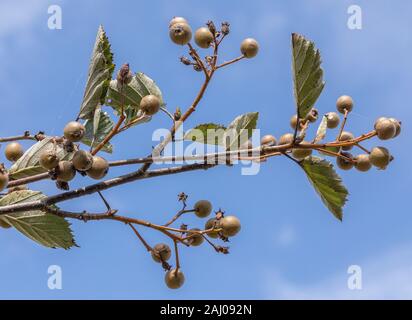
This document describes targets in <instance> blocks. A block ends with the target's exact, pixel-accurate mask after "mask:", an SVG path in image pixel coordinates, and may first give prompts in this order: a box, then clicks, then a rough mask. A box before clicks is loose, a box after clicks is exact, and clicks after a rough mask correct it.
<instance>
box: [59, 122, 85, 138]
mask: <svg viewBox="0 0 412 320" xmlns="http://www.w3.org/2000/svg"><path fill="white" fill-rule="evenodd" d="M85 131H86V129H85V127H84V125H82V124H81V123H80V122H77V121H71V122H69V123H68V124H67V125H66V126H65V127H64V130H63V134H64V136H65V137H66V139H67V140H69V141H70V142H78V141H80V140H82V138H83V136H84V133H85Z"/></svg>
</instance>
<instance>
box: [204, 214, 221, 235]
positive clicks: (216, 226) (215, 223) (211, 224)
mask: <svg viewBox="0 0 412 320" xmlns="http://www.w3.org/2000/svg"><path fill="white" fill-rule="evenodd" d="M219 224H220V220H217V219H216V218H211V219H209V220H207V222H206V224H205V230H209V229H212V228H213V229H219V228H220V227H219ZM207 235H208V236H209V237H210V238H214V239H216V238H218V237H219V232H215V231H212V232H208V233H207Z"/></svg>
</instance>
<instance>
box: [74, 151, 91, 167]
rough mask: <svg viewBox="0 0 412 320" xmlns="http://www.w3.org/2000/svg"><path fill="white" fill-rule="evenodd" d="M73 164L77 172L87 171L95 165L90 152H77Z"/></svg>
mask: <svg viewBox="0 0 412 320" xmlns="http://www.w3.org/2000/svg"><path fill="white" fill-rule="evenodd" d="M72 162H73V166H74V167H75V169H76V170H79V171H87V170H89V169H90V168H91V167H92V165H93V156H92V155H91V153H90V152H87V151H85V150H78V151H76V152H75V154H74V156H73V159H72Z"/></svg>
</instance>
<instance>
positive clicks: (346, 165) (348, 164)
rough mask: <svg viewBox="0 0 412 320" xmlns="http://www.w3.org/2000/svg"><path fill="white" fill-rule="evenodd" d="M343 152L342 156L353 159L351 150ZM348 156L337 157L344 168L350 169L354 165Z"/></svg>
mask: <svg viewBox="0 0 412 320" xmlns="http://www.w3.org/2000/svg"><path fill="white" fill-rule="evenodd" d="M341 154H342V156H344V157H346V158H349V159H353V156H352V155H351V154H350V153H349V152H342V153H341ZM346 158H342V157H337V158H336V164H337V165H338V167H339V168H341V169H342V170H350V169H352V168H353V166H354V164H353V161H349V160H347V159H346Z"/></svg>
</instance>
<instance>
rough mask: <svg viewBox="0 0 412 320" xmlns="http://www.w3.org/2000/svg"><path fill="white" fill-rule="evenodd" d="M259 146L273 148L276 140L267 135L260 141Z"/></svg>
mask: <svg viewBox="0 0 412 320" xmlns="http://www.w3.org/2000/svg"><path fill="white" fill-rule="evenodd" d="M260 144H261V145H262V146H269V147H273V146H276V138H275V137H274V136H272V135H271V134H267V135H265V136H263V137H262V139H260Z"/></svg>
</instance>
